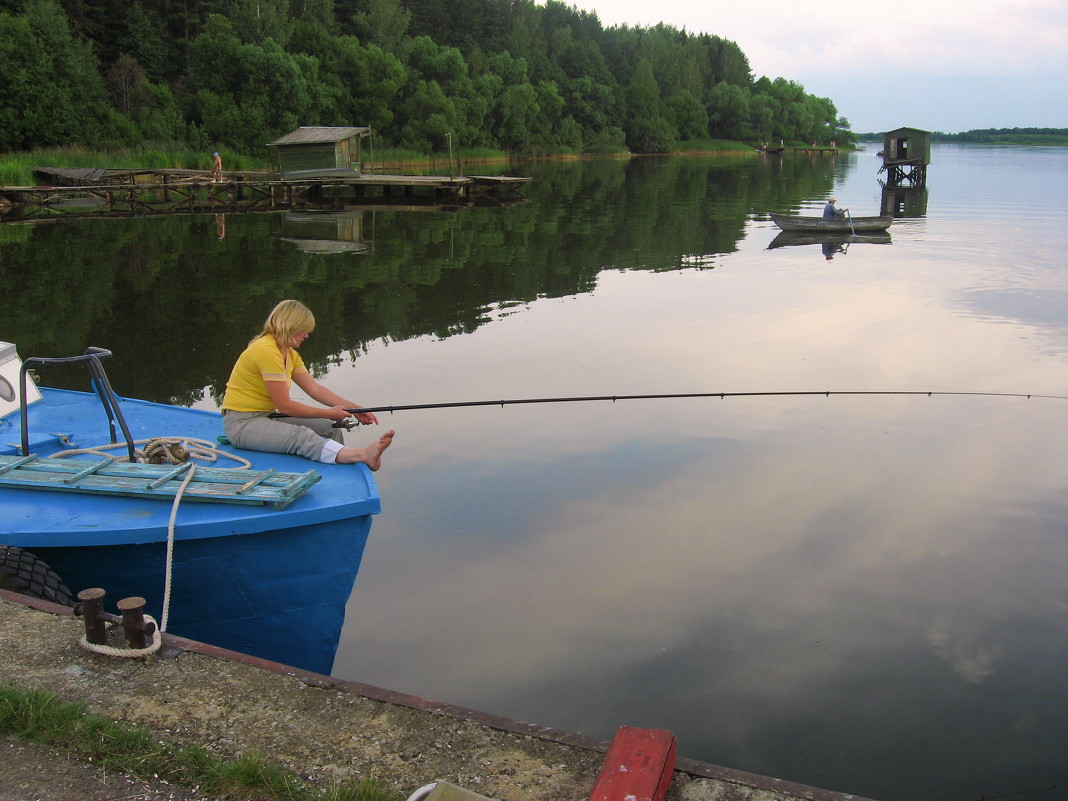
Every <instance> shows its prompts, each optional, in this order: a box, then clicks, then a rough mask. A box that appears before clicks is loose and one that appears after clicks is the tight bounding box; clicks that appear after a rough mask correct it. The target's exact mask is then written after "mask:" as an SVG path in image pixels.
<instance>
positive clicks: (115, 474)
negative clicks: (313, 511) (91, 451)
mask: <svg viewBox="0 0 1068 801" xmlns="http://www.w3.org/2000/svg"><path fill="white" fill-rule="evenodd" d="M194 467H195V470H194V472H193V478H192V480H191V481H190V482H189V484H188V486H186V488H185V491H184V492H183V493H182V499H183V500H191V501H214V502H217V503H243V504H261V505H267V504H271V505H273V506H275V507H277V508H282V507H283V506H286V505H287V504H289V503H291V502H292V501H293V500H295V499H296V498H298V497H300V496H301V495H303V494H304V492H305V491H306V490H307V489H308V488H309V487H311V486H312V485H313V484H315V483H316V482H317V481H319V479H321V478H322V474H321V473H319V472H318V471H316V470H309V471H307V472H306V473H281V472H278V471H276V470H274V469H273V468H272V469H270V470H259V471H257V470H243V469H237V468H224V467H200V466H196V465H195V463H193V462H185V463H184V464H180V465H177V466H176V465H172V464H162V465H157V464H140V463H130V462H119V461H116V460H115V459H114V458H112V457H105V458H103V459H80V458H69V459H56V458H50V457H40V456H4V455H0V487H10V488H12V489H40V490H52V491H58V492H82V493H89V494H94V495H127V496H134V497H139V498H161V499H165V500H167V499H173V498H174V496H175V495H176V494H177V492H178V489H179V488H180V487H181V485H182V482H183V481H184V480H185V478H186V475H187V474H188V472H189V471H190V470H193V469H194Z"/></svg>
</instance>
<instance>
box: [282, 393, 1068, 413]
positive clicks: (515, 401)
mask: <svg viewBox="0 0 1068 801" xmlns="http://www.w3.org/2000/svg"><path fill="white" fill-rule="evenodd" d="M806 395H810V396H816V395H822V396H824V397H830V396H831V395H900V396H904V395H926V396H927V397H928V398H931V397H934V396H936V395H938V396H973V397H989V398H1027V399H1030V398H1040V399H1046V400H1068V395H1038V394H1035V393H1024V392H937V391H930V392H925V391H922V390H901V391H895V390H797V391H785V392H671V393H658V394H651V395H583V396H572V397H562V398H511V399H504V400H477V401H454V402H450V403H413V404H406V405H398V406H367V407H365V408H360V409H346V411H348V412H351V413H352V414H356V413H371V414H373V413H376V412H383V413H384V412H389V413H391V414H392V413H393V412H406V411H412V410H417V409H457V408H461V407H472V406H501V407H504V406H517V405H521V404H534V403H586V402H589V401H612V402H615V401H626V400H665V399H672V398H721V399H725V398H759V397H783V396H794V397H796V396H806ZM274 416H283V415H277V414H276V415H274Z"/></svg>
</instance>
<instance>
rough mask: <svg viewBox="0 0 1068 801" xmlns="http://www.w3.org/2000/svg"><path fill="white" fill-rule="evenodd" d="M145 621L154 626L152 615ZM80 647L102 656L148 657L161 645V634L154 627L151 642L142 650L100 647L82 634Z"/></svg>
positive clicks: (146, 616) (111, 646)
mask: <svg viewBox="0 0 1068 801" xmlns="http://www.w3.org/2000/svg"><path fill="white" fill-rule="evenodd" d="M144 617H145V620H146V621H148V622H150V623H152V624H153V625H154V624H155V622H156V620H155V618H153V617H152V615H145V616H144ZM80 644H81V646H82V648H84V649H85V650H86V651H91V652H93V653H94V654H101V655H102V656H125V657H134V658H136V657H141V656H149V655H150V654H154V653H156V651H158V650H159V649H160V646H161V645H162V644H163V632H162V631H160V627H159V626H155V630H154V631H153V632H152V642H150V643H149V644H148V645H146V646H145V647H144V648H118V647H116V646H113V645H100V644H99V643H95V642H89V640H88V639H87V638H86V636H85V635H84V634H83V635H82V639H81V643H80Z"/></svg>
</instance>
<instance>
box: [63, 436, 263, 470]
mask: <svg viewBox="0 0 1068 801" xmlns="http://www.w3.org/2000/svg"><path fill="white" fill-rule="evenodd" d="M133 444H134V445H144V446H145V447H144V448H143V449H137V448H135V449H134V456H136V457H137V458H138V460H139V461H142V462H143V461H146V460H147V459H148V458H150V457H152V456H153V455H157V454H158V455H159V457H160V458H161V459H162V460H164V461H166V462H169V463H171V464H180V463H182V462H183V461H185V459H182V458H180V456H178V455H176V453H175V450H176V449H173V448H169V447H167V446H169V445H170V446H174V445H178V446H181V448H183V449H184V450H185V451H186V452H187V453H188V456H187V458H189V459H199V460H200V461H202V462H215V461H218V459H219V457H220V456H225V457H226V458H228V459H233V460H234V461H235V462H239V463H240V465H241V466H240V467H238V468H236V469H238V470H247V469H251V467H252V462H250V461H249V460H248V459H245V458H244V457H241V456H238V455H236V454H233V453H230V452H228V451H224V450H220V449H219V447H218V446H217V445H216V444H215V443H214V442H212V441H211V440H207V439H198V438H197V437H149V438H147V439H138V440H134V443H133ZM125 447H126V443H125V442H112V443H109V444H107V445H97V446H96V447H92V448H69V449H67V450H63V451H59V452H58V453H54V454H52V456H51V457H49V458H52V459H62V458H65V457H67V456H78V455H80V454H84V453H91V454H93V455H95V456H104V457H106V456H107V454H106V453H104V451H107V450H111V449H112V448H125ZM116 461H120V462H122V461H129V457H126V458H117V459H116Z"/></svg>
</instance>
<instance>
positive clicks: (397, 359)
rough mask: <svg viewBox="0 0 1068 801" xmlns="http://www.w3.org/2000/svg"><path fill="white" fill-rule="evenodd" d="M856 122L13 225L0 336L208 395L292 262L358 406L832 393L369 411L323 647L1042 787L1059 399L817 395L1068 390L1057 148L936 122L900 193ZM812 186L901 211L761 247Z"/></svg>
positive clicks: (355, 661) (671, 719) (850, 785)
mask: <svg viewBox="0 0 1068 801" xmlns="http://www.w3.org/2000/svg"><path fill="white" fill-rule="evenodd" d="M874 149H875V148H871V151H869V152H861V153H858V154H855V155H852V156H848V157H844V156H840V157H838V158H837V159H835V160H832V159H831V158H830V157H829V156H819V157H814V156H805V155H801V154H792V153H788V154H785V155H783V156H781V157H777V156H773V157H760V156H757V155H755V154H754V155H749V154H746V155H744V156H739V157H731V158H719V159H700V158H690V159H662V158H643V159H633V160H631V161H629V162H628V161H615V160H604V161H592V162H580V163H575V164H547V165H535V166H532V167H528V168H518V169H517V170H513V172H516V171H519V172H525V173H527V174H531V175H533V177H534V179H535V180H534V181H533V182H532V183H531V184H530V185H529V186H528V187H527V188H526V190H525V191H524V193H523V194H524V196H525V200H524V202H520V203H516V204H512V205H502V206H499V207H479V208H474V209H466V210H462V211H456V212H440V213H433V212H430V211H427V210H410V211H401V210H391V209H388V208H378V209H365V210H360V211H357V210H350V211H349V213H348V214H347V215H346V216H345V217H344V219H341V220H338V219H332V220H328V221H326V222H325V223H324V222H323V221H320V222H314V221H309V220H308V219H304V218H302V217H301V215H288V216H287V215H285V214H282V213H271V214H226V215H224V216H220V217H216V216H215V215H213V214H207V215H205V214H200V215H186V216H168V217H166V218H158V219H147V218H146V219H139V220H122V221H114V220H68V221H64V222H62V223H60V224H48V225H45V224H34V225H5V226H3V227H0V275H2V276H3V279H4V287H5V303H4V308H5V313H4V319H3V321H0V339H8V340H12V341H15V342H16V343H18V344H19V350H20V353H22V354H23V355H28V354H33V355H67V354H72V353H79V352H81V351H82V350H84V348H85V346H86V345H88V344H92V345H98V346H102V347H108V348H111V349H112V350H113V351H114V352H115V358H114V359H113V360H112V362H111V363H109V365H108V372H109V375H110V376H111V379H112V383H113V384H114V385H115V388H116V390H117V391H118V392H119V393H120V394H125V395H132V396H140V397H149V398H153V399H157V400H177V401H179V402H184V403H195V404H196V405H199V406H203V407H207V408H212V407H213V406H214V405H215V398H217V397H218V393H219V391H220V389H221V386H222V383H223V382H224V381H225V379H226V376H227V374H228V372H229V367H230V365H231V363H232V361H233V358H234V357H235V356H236V354H237V353H238V352H239V351H240V349H241V347H242V345H243V343H244V342H245V341H247V339H248V338H249V337H250V336H251V335H252V334H253V333H255V331H256V330H257V329H258V327H259V325H260V324H261V323H262V319H263V317H264V316H265V314H266V312H267V311H268V310H269V309H270V307H271V306H272V305H273V304H274V302H276V301H277V300H278V299H281V298H283V297H298V298H301V299H303V300H305V302H307V303H308V304H309V305H310V306H311V307H312V308H313V309H314V310H315V312H316V315H317V318H318V323H319V324H318V328H317V330H316V331H315V333H314V334H313V336H312V338H311V339H309V340H308V342H307V343H306V345H305V346H304V347H303V348H302V353H303V354H304V356H305V359H306V361H309V362H310V363H311V364H312V365H313V367H314V368H315V369H316V370H318V371H320V372H321V373H322V374H323V375H324V376H325V381H326V383H328V384H331V385H332V386H334V387H336V388H337V389H338V390H339V391H340V392H342V394H345V395H348V396H349V397H353V398H354V399H356V400H358V401H359V402H361V403H363V404H365V405H375V406H378V405H399V404H411V403H440V402H454V401H474V400H487V399H490V400H492V399H499V398H545V397H555V396H588V395H629V394H651V393H687V392H726V393H733V392H790V391H799V392H800V391H830V392H832V394H831V395H830V396H829V397H825V396H822V395H820V396H794V395H775V396H764V397H743V398H730V397H728V398H724V399H719V398H714V399H685V400H649V401H644V400H642V401H639V400H633V401H619V402H615V403H611V402H589V403H566V404H545V405H529V406H508V407H505V408H500V407H477V408H459V409H442V410H422V411H407V412H397V413H396V414H394V415H392V416H383V418H384V419H383V422H384V423H386V424H387V425H388V426H390V427H394V428H395V429H396V430H397V437H396V440H395V444H394V446H393V448H391V449H390V450H389V451H388V453H387V460H386V461H387V464H386V466H385V468H384V469H383V470H382V471H381V472H380V473H378V475H377V478H378V482H379V487H380V490H381V493H382V498H383V512H382V514H381V515H380V516H379V517H378V518H377V519H376V521H375V523H374V526H373V528H372V532H371V538H370V541H369V543H368V546H367V550H366V552H365V554H364V559H363V565H362V567H361V569H360V574H359V577H358V579H357V582H356V585H355V588H354V591H353V594H352V596H351V599H350V602H349V605H348V611H347V619H346V623H345V628H344V630H343V632H342V636H341V641H340V644H339V649H338V654H337V657H336V660H335V663H334V675H336V676H339V677H342V678H346V679H352V680H356V681H360V682H366V683H369V684H375V685H380V686H384V687H388V688H390V689H393V690H397V691H401V692H407V693H412V694H415V695H419V696H423V697H427V698H434V699H437V700H441V701H446V702H450V703H453V704H458V705H461V706H467V707H472V708H475V709H479V710H482V711H485V712H491V713H495V714H499V715H503V716H507V717H512V718H517V719H521V720H525V721H529V722H533V723H538V724H542V725H546V726H551V727H555V728H559V729H565V730H572V731H579V732H582V733H584V734H587V735H589V736H593V737H599V738H602V739H609V738H611V736H612V734H613V733H614V731H615V729H616V728H617V727H618V726H620V725H631V726H648V727H657V728H666V729H669V730H671V731H672V732H673V733H675V735H676V736H677V737H678V741H679V746H678V747H679V753H680V755H682V756H686V757H690V758H694V759H700V760H704V761H707V762H712V763H716V764H720V765H724V766H728V767H731V768H736V769H740V770H747V771H752V772H756V773H763V774H769V775H772V776H776V777H778V778H782V779H787V780H790V781H794V782H801V783H806V784H812V785H815V786H818V787H825V788H828V789H833V790H840V791H844V792H849V793H854V794H858V795H864V796H869V797H872V798H876V799H884V801H899V800H900V801H904V799H910V800H913V799H931V800H932V801H936V800H937V801H956V800H958V799H959V801H971V800H972V799H979V798H983V797H985V798H991V797H994V796H999V795H1004V794H1020V797H1021V798H1027V799H1043V800H1045V799H1060V798H1068V759H1066V758H1065V754H1066V753H1068V456H1066V451H1065V446H1064V443H1065V442H1066V441H1068V400H1064V399H1048V398H1039V397H1032V398H1030V399H1028V398H1022V397H991V396H982V395H934V396H932V397H927V396H926V395H836V394H833V393H834V392H844V391H876V392H889V391H898V392H915V391H922V392H946V393H949V392H992V393H1009V394H1015V393H1022V394H1034V395H1061V396H1065V395H1068V366H1066V356H1068V278H1066V275H1065V272H1064V269H1065V268H1064V265H1063V260H1064V257H1063V253H1064V252H1065V250H1066V246H1068V226H1066V225H1065V223H1064V219H1063V209H1064V208H1065V207H1066V206H1068V188H1066V187H1068V150H1065V149H1054V148H1049V149H1046V148H986V147H969V146H936V147H935V148H934V150H933V156H932V164H931V167H930V168H929V171H928V181H927V187H926V189H925V190H919V191H916V190H914V191H910V192H904V191H899V192H898V195H897V197H896V198H891V199H887V198H884V190H883V188H882V187H881V185H880V183H879V180H878V179H879V178H880V177H881V176H880V175H879V173H878V169H879V166H880V163H881V162H880V160H879V159H877V157H876V156H875V154H874V152H873V151H874ZM829 194H834V195H835V196H836V197H837V198H838V199H839V205H840V206H847V207H849V208H850V209H851V210H852V212H853V214H854V215H857V216H860V215H869V214H877V213H878V212H879V210H880V208H882V207H883V204H884V203H886V204H888V205H889V206H891V207H894V208H896V209H898V212H899V214H901V215H903V216H901V217H900V218H899V219H898V220H897V221H896V222H895V224H894V225H893V227H892V228H891V239H892V242H891V243H890V244H872V243H867V242H854V243H852V244H848V245H844V246H843V248H844V249H843V250H839V251H837V252H831V253H830V254H829V255H831V256H832V258H830V259H828V258H827V255H828V254H826V253H825V252H824V248H822V247H821V246H820V245H819V244H815V245H797V246H787V247H771V248H769V245H771V244H772V243H773V240H775V239H776V235H777V233H778V231H777V229H776V228H775V226H774V225H773V224H772V223H771V222H770V219H769V218H768V213H769V212H777V211H782V212H796V213H802V214H818V213H819V210H820V209H821V207H822V205H823V202H824V200H825V198H826V197H827V196H828V195H829ZM338 231H344V232H345V233H344V234H343V237H344V238H346V239H347V240H353V241H354V242H351V243H350V242H346V244H344V245H338V244H337V242H336V240H337V237H338ZM220 235H222V236H220ZM324 239H328V240H332V241H333V244H332V245H327V246H326V247H327V249H330V250H335V251H339V252H333V253H323V252H309V251H311V250H314V249H316V248H318V249H319V250H322V249H323V247H324V245H323V244H322V243H323V240H324ZM313 240H315V241H318V243H319V244H318V245H316V244H313ZM370 436H371V432H369V431H368V430H366V429H361V430H359V431H357V432H353V433H352V434H349V435H348V437H349V440H350V442H354V443H359V442H363V441H365V440H366V439H367V438H368V437H370Z"/></svg>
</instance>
